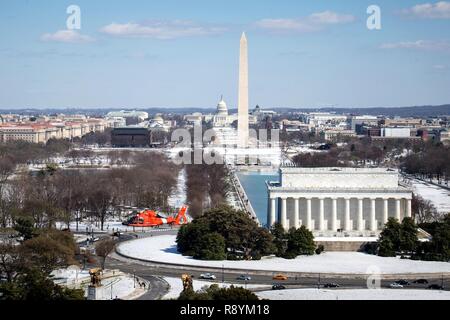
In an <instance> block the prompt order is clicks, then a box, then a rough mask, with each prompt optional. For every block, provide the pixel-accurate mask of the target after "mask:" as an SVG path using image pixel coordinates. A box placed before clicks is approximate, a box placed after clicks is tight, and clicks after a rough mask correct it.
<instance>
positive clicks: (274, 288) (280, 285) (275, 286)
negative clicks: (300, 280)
mask: <svg viewBox="0 0 450 320" xmlns="http://www.w3.org/2000/svg"><path fill="white" fill-rule="evenodd" d="M284 289H286V287H285V286H283V285H282V284H274V285H273V286H272V290H284Z"/></svg>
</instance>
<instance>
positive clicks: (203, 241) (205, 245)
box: [194, 232, 226, 260]
mask: <svg viewBox="0 0 450 320" xmlns="http://www.w3.org/2000/svg"><path fill="white" fill-rule="evenodd" d="M194 258H196V259H201V260H225V259H226V254H225V240H224V238H223V237H222V236H221V235H220V234H218V233H217V232H213V233H207V234H205V235H203V236H202V237H201V238H200V241H199V246H198V248H196V252H195V255H194Z"/></svg>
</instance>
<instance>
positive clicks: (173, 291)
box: [163, 277, 268, 299]
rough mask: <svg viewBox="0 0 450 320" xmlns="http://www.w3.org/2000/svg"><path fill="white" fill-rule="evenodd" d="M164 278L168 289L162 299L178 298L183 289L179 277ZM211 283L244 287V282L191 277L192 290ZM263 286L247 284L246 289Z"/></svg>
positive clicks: (261, 286) (220, 285)
mask: <svg viewBox="0 0 450 320" xmlns="http://www.w3.org/2000/svg"><path fill="white" fill-rule="evenodd" d="M164 280H165V281H166V282H167V283H168V284H169V286H170V289H169V292H168V293H167V294H166V295H165V296H164V297H163V299H176V298H178V296H179V295H180V293H181V291H183V284H182V282H181V278H170V277H164ZM212 284H218V285H219V287H224V288H228V287H230V286H231V285H233V286H235V287H245V284H242V283H233V284H230V283H223V284H222V283H221V282H217V281H216V282H210V281H205V280H196V279H193V280H192V285H193V287H194V290H195V291H197V290H200V289H202V288H203V287H204V286H208V287H209V286H210V285H212ZM264 287H268V286H267V285H263V284H261V285H260V284H247V289H251V288H264Z"/></svg>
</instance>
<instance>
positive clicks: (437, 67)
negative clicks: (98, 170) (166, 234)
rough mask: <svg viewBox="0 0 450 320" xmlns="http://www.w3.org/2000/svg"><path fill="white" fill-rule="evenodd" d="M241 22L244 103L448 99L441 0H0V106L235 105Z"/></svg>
mask: <svg viewBox="0 0 450 320" xmlns="http://www.w3.org/2000/svg"><path fill="white" fill-rule="evenodd" d="M70 5H77V6H79V8H80V9H81V29H80V30H68V29H67V27H66V20H67V18H68V16H69V15H68V14H67V13H66V9H67V8H68V7H69V6H70ZM370 5H377V6H379V7H380V9H381V26H382V28H381V30H368V28H367V27H366V20H367V18H368V16H369V15H368V14H367V12H366V10H367V8H368V6H370ZM243 31H245V33H246V35H247V39H248V51H249V98H250V99H249V100H250V109H252V108H253V107H254V106H255V105H256V104H259V105H260V106H261V107H263V108H276V107H292V108H294V107H296V108H318V107H330V106H333V107H340V108H345V107H389V106H398V107H400V106H420V105H443V104H448V103H450V1H426V0H425V1H424V0H422V1H410V0H399V1H389V0H379V1H366V0H346V1H344V0H341V1H338V0H316V1H298V0H295V1H294V0H292V1H289V0H285V1H275V0H273V1H264V0H262V1H256V0H247V1H238V0H229V1H226V2H216V1H211V0H190V1H187V0H185V1H181V0H179V1H175V0H165V1H144V0H135V1H103V0H96V1H87V0H79V1H77V0H71V1H57V2H56V1H51V0H41V1H26V0H14V1H13V0H5V1H2V3H1V4H0V88H1V90H0V108H8V109H10V108H18V109H19V108H20V109H23V108H77V107H79V108H96V107H97V108H98V107H105V108H127V109H130V108H131V109H132V108H152V107H191V108H197V107H198V108H214V107H215V105H216V104H217V102H218V101H219V99H220V96H221V95H222V94H223V96H224V100H225V101H226V102H227V104H228V106H229V108H236V107H237V93H238V64H239V60H238V59H239V39H240V35H241V33H242V32H243Z"/></svg>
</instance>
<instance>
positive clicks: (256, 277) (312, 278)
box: [106, 230, 450, 300]
mask: <svg viewBox="0 0 450 320" xmlns="http://www.w3.org/2000/svg"><path fill="white" fill-rule="evenodd" d="M175 233H176V230H168V231H163V230H160V231H158V232H157V233H156V232H155V233H153V232H152V234H156V235H163V234H175ZM138 236H142V235H138V234H131V235H130V234H126V235H123V236H122V237H121V239H120V241H121V242H123V241H128V240H131V239H134V238H136V237H138ZM143 236H148V234H146V235H143ZM106 266H107V268H111V269H119V270H121V271H123V272H126V273H129V274H135V275H136V276H138V277H141V278H144V279H146V280H148V281H149V283H150V288H149V290H148V292H147V293H146V294H144V295H143V296H141V297H140V298H139V299H140V300H157V299H161V298H162V297H164V295H166V294H167V293H168V291H169V289H170V288H169V284H168V283H167V282H166V281H165V280H164V279H163V277H172V278H179V279H180V282H181V278H180V277H181V274H183V273H188V274H191V275H193V277H194V279H199V278H200V274H201V273H205V272H208V269H205V270H201V269H199V268H198V267H197V268H196V267H189V266H172V265H170V264H164V263H155V262H145V261H140V260H136V259H130V258H126V257H123V256H120V255H119V254H117V253H113V254H111V255H110V257H108V259H107V260H106ZM212 271H213V272H214V274H215V276H216V280H215V281H212V282H211V283H221V282H226V283H242V284H243V285H245V284H246V283H247V284H260V285H267V286H263V287H261V288H259V289H251V290H252V291H263V290H268V289H270V288H271V286H272V285H273V284H274V283H282V284H283V285H284V286H286V287H287V288H290V289H291V288H317V287H319V286H322V287H323V285H324V284H325V283H337V284H339V285H340V288H341V289H342V288H345V289H347V288H348V289H350V288H353V289H362V288H367V280H366V279H365V278H349V277H346V278H343V277H342V276H336V275H333V274H317V275H314V274H308V275H304V274H300V273H299V274H298V275H296V276H294V275H292V276H291V277H289V279H288V280H286V281H276V280H273V279H272V275H268V274H265V275H263V274H259V273H258V272H251V271H249V272H247V273H245V274H247V275H249V276H251V280H250V281H247V282H244V281H239V280H237V279H236V278H237V276H239V275H240V274H242V272H238V271H232V270H227V269H220V270H217V268H215V269H213V270H212ZM406 277H407V276H404V277H402V276H401V275H399V276H398V279H401V278H406ZM408 278H409V279H411V276H410V275H409V277H408ZM420 278H426V279H427V280H428V282H429V284H438V285H443V286H444V288H446V290H448V288H449V287H450V278H449V277H438V276H432V277H430V276H425V277H420ZM392 282H393V280H392V279H391V280H381V287H382V288H389V285H390V284H391V283H392ZM427 286H428V285H425V284H413V283H411V285H409V286H407V288H409V289H425V288H426V287H427ZM405 288H406V286H405ZM393 290H394V289H393ZM397 290H399V289H397ZM400 290H401V289H400Z"/></svg>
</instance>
